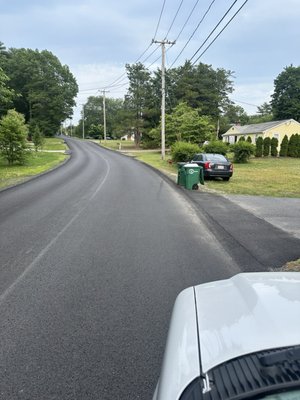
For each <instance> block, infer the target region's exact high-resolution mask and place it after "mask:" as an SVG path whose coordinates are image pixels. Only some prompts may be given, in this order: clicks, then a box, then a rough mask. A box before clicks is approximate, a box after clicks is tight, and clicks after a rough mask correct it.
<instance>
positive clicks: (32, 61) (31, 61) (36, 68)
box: [0, 49, 78, 136]
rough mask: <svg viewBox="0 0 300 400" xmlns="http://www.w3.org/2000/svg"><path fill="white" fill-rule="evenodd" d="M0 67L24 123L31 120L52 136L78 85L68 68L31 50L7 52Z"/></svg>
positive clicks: (66, 114)
mask: <svg viewBox="0 0 300 400" xmlns="http://www.w3.org/2000/svg"><path fill="white" fill-rule="evenodd" d="M0 67H2V68H3V70H4V72H5V73H6V74H7V76H8V77H9V78H10V81H9V87H10V88H11V89H13V90H15V92H16V93H17V95H18V96H16V97H15V99H14V107H15V109H16V110H17V111H19V112H20V113H22V114H24V115H25V119H26V121H27V122H32V120H35V122H36V123H37V124H38V125H39V127H40V129H41V131H42V133H43V134H45V135H47V136H53V135H54V134H55V133H56V132H57V131H58V130H59V127H60V124H61V122H62V121H64V120H65V119H67V118H70V117H71V115H72V113H73V107H74V105H75V97H76V95H77V92H78V86H77V83H76V80H75V78H74V76H73V75H72V73H71V72H70V70H69V68H68V67H67V66H66V65H62V64H61V63H60V61H59V60H58V58H57V57H56V56H54V55H53V54H52V53H51V52H49V51H47V50H43V51H41V52H39V51H38V50H31V49H10V50H9V51H8V55H7V56H4V57H0Z"/></svg>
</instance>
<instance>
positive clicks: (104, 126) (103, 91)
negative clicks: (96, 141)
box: [101, 89, 109, 141]
mask: <svg viewBox="0 0 300 400" xmlns="http://www.w3.org/2000/svg"><path fill="white" fill-rule="evenodd" d="M101 92H102V94H103V136H104V141H106V109H105V93H109V90H105V89H103V90H101Z"/></svg>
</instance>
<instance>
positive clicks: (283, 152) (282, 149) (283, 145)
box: [279, 135, 289, 157]
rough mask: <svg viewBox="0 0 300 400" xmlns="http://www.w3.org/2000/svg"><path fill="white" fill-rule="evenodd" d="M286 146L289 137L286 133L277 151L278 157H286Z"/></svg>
mask: <svg viewBox="0 0 300 400" xmlns="http://www.w3.org/2000/svg"><path fill="white" fill-rule="evenodd" d="M288 146H289V139H288V137H287V135H285V136H284V138H283V139H282V142H281V145H280V152H279V155H280V157H287V153H288Z"/></svg>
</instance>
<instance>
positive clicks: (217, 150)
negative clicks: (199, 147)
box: [203, 140, 229, 156]
mask: <svg viewBox="0 0 300 400" xmlns="http://www.w3.org/2000/svg"><path fill="white" fill-rule="evenodd" d="M203 148H204V151H205V152H206V153H214V154H223V156H225V155H226V153H227V151H228V150H229V148H228V146H227V144H226V143H224V142H221V141H220V140H214V141H212V142H210V143H208V144H206V145H205V146H203Z"/></svg>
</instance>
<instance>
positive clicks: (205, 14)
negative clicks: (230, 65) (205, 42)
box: [170, 0, 237, 68]
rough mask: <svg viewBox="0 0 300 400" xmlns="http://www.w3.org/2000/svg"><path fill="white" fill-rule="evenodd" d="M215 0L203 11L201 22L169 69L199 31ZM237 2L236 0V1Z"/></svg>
mask: <svg viewBox="0 0 300 400" xmlns="http://www.w3.org/2000/svg"><path fill="white" fill-rule="evenodd" d="M215 1H216V0H212V1H211V3H210V4H209V6H208V8H207V10H206V11H205V13H204V15H203V17H202V18H201V20H200V21H199V23H198V24H197V26H196V28H195V29H194V31H193V33H192V34H191V35H190V37H189V39H188V40H187V42H186V44H185V45H184V46H183V48H182V50H181V51H180V53H179V54H178V56H177V57H176V58H175V60H174V61H173V63H172V64H171V66H170V68H172V66H173V65H174V64H175V62H176V61H177V60H178V58H179V57H180V56H181V54H182V53H183V51H184V50H185V48H186V47H187V45H188V44H189V43H190V41H191V40H192V38H193V36H194V35H195V33H196V32H197V30H198V29H199V27H200V25H201V24H202V22H203V21H204V19H205V17H206V16H207V14H208V13H209V11H210V9H211V7H212V6H213V4H214V2H215ZM236 1H237V0H236Z"/></svg>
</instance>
